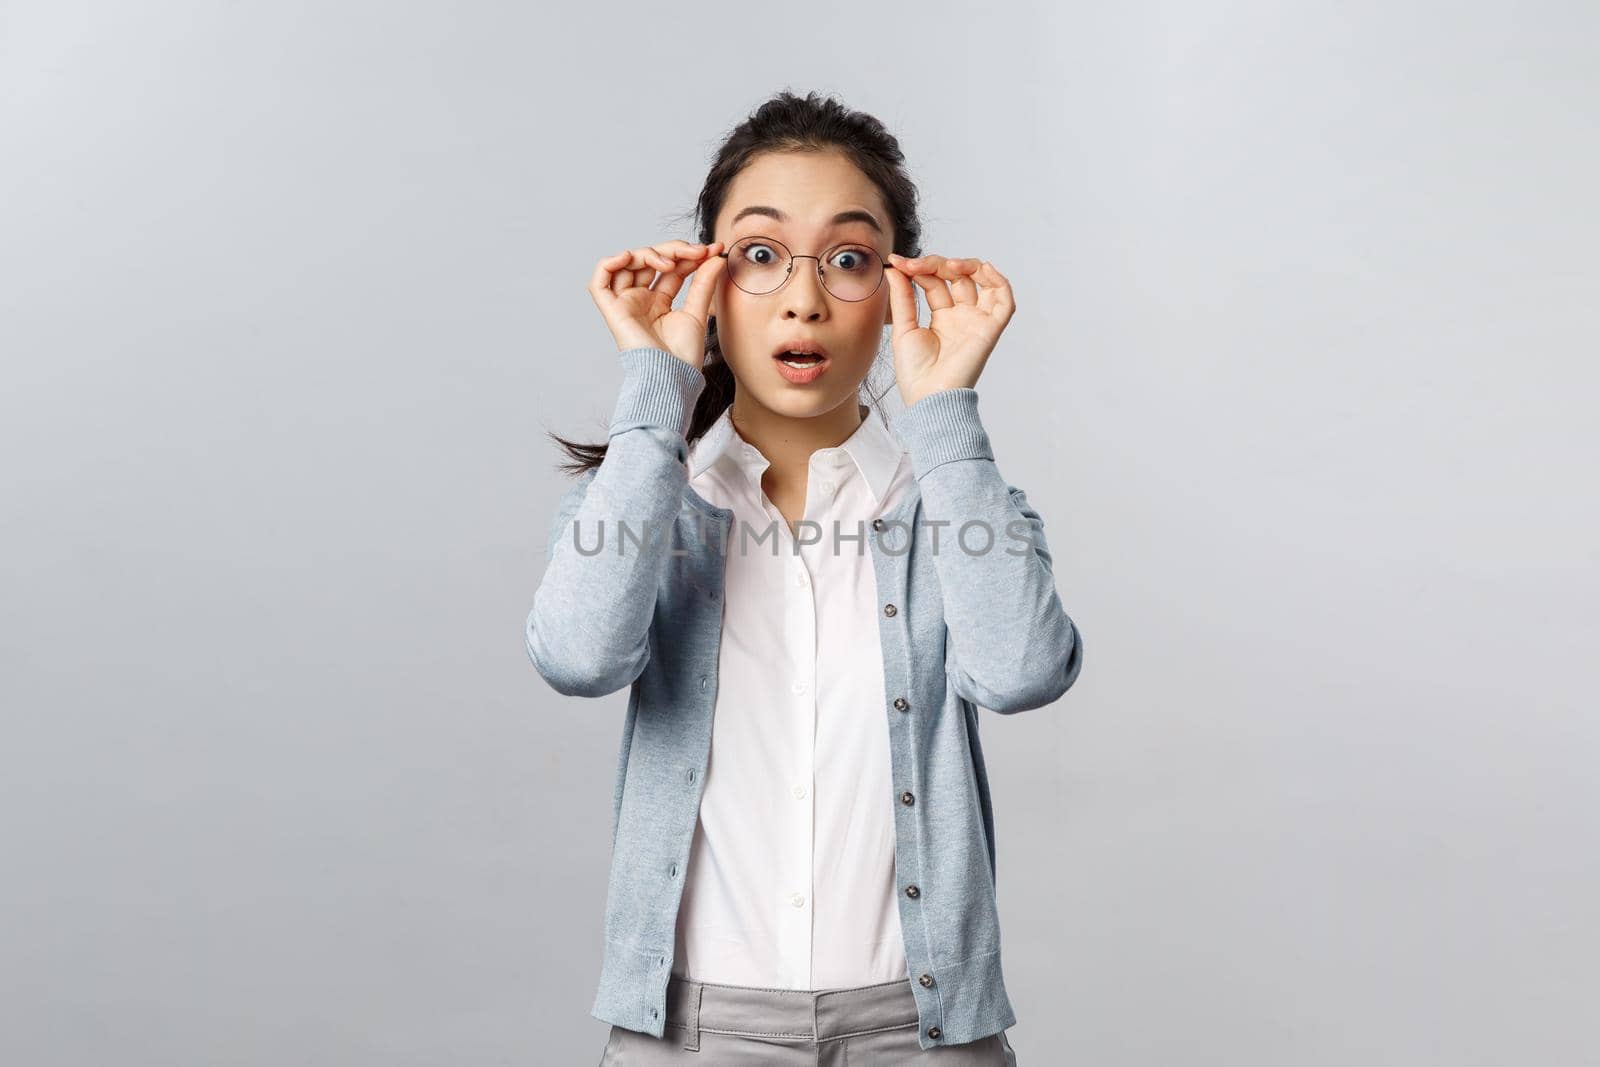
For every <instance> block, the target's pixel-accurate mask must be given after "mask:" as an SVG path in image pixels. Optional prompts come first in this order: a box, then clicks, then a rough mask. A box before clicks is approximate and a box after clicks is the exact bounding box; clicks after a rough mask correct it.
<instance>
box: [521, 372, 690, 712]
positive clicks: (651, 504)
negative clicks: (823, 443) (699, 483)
mask: <svg viewBox="0 0 1600 1067" xmlns="http://www.w3.org/2000/svg"><path fill="white" fill-rule="evenodd" d="M619 358H620V360H621V363H622V367H623V383H622V389H621V393H620V395H619V396H618V398H617V403H616V407H615V409H614V411H613V413H612V418H611V423H610V427H609V437H608V443H607V448H606V454H605V458H604V459H603V460H602V461H601V462H600V465H599V466H598V467H596V468H593V469H591V470H588V471H586V472H584V474H583V475H581V476H580V477H579V479H578V480H577V482H575V483H574V484H573V485H572V486H571V487H570V488H569V489H568V490H567V492H566V493H565V494H564V495H563V497H562V499H561V502H560V503H559V505H558V506H557V508H556V515H555V518H554V520H553V522H552V523H551V526H550V535H549V541H548V544H547V548H546V565H545V572H544V577H543V579H542V580H541V581H540V583H539V587H538V588H537V589H536V590H535V591H534V595H533V610H532V611H530V612H529V613H528V618H527V624H526V626H525V631H526V638H527V649H528V658H529V659H530V660H532V661H533V665H534V667H535V668H537V669H538V671H539V673H540V675H542V676H543V677H544V679H545V680H546V681H547V682H549V683H550V685H551V686H552V687H553V688H554V689H555V690H556V691H557V692H560V693H563V694H566V695H568V696H591V697H596V696H604V695H606V694H608V693H613V692H615V691H616V690H618V689H621V688H622V687H624V686H626V685H629V684H631V683H632V682H633V681H634V679H636V678H638V677H639V675H640V673H642V672H643V671H644V668H645V664H646V663H647V662H648V660H649V657H650V644H649V630H650V620H651V617H652V616H653V614H654V612H655V606H656V590H657V588H658V586H659V583H660V580H661V575H662V571H663V568H664V567H665V563H666V559H667V557H668V553H669V550H670V549H671V547H672V543H671V541H672V524H673V519H674V517H675V516H676V515H677V513H678V509H679V506H680V504H681V502H682V499H683V489H684V486H685V485H687V484H688V480H689V472H688V467H687V460H688V445H687V443H686V440H685V432H686V430H687V428H688V423H689V417H690V415H691V414H692V413H693V411H694V404H695V401H696V400H697V399H698V398H699V395H700V392H701V390H702V389H703V388H704V387H705V376H704V374H702V373H701V372H700V371H699V370H697V369H696V368H694V367H691V366H690V365H689V364H687V363H685V362H684V361H683V360H681V359H679V358H678V357H676V356H674V355H673V354H672V353H670V352H667V351H665V350H663V349H659V348H647V347H641V348H631V349H628V350H627V351H624V352H622V353H621V354H620V356H619Z"/></svg>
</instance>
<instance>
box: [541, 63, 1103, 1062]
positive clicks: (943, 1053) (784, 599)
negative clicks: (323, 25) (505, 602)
mask: <svg viewBox="0 0 1600 1067" xmlns="http://www.w3.org/2000/svg"><path fill="white" fill-rule="evenodd" d="M903 162H904V159H903V156H902V154H901V152H900V149H899V146H898V143H897V142H896V140H895V138H894V137H893V136H891V135H890V134H889V133H888V132H887V131H886V130H885V129H884V128H883V127H882V125H881V124H880V123H878V122H877V121H876V120H875V119H873V118H872V117H870V116H867V115H863V114H861V113H858V112H853V111H849V110H847V109H845V108H844V107H843V106H842V105H840V104H838V103H837V102H835V101H832V100H828V99H819V98H818V97H817V96H816V94H809V95H807V96H806V97H804V98H800V97H797V96H795V95H793V94H790V93H781V94H779V95H777V96H776V97H774V98H773V99H771V100H770V101H768V102H767V103H766V104H764V105H763V106H762V107H760V108H759V109H757V110H756V111H755V112H754V113H753V114H752V115H751V116H750V117H749V118H748V119H747V121H745V122H744V123H743V124H742V125H740V126H739V127H737V128H736V129H735V130H734V131H733V133H732V134H731V135H730V136H729V138H728V139H727V141H726V142H725V143H724V144H723V145H722V147H721V149H720V150H719V152H718V154H717V157H716V160H715V162H714V164H713V166H712V168H711V172H710V174H709V176H708V177H707V179H706V182H705V186H704V189H703V190H702V192H701V194H700V198H699V202H698V211H697V213H698V215H699V233H698V236H699V238H700V242H699V243H697V244H690V243H687V242H685V241H664V242H661V243H659V244H654V245H648V246H643V247H639V248H635V249H631V250H628V251H626V252H620V253H618V254H616V255H614V256H610V257H608V258H606V259H603V260H601V261H600V262H599V263H598V264H597V265H596V267H595V271H594V275H593V278H592V280H591V282H590V285H589V292H590V295H591V296H592V297H593V298H594V301H595V303H596V304H597V305H598V307H599V309H600V312H601V314H602V315H603V316H604V318H605V322H606V325H607V326H608V327H609V328H610V330H611V333H612V335H613V337H614V339H615V340H616V343H617V346H618V349H619V350H620V362H621V364H622V368H623V385H622V389H621V395H620V396H619V397H618V400H617V404H616V408H615V411H614V414H613V416H612V419H611V423H610V427H609V433H608V439H607V441H606V442H605V443H604V444H599V445H585V444H579V443H576V442H572V441H568V440H566V439H564V438H560V437H557V438H556V440H557V441H559V442H560V443H561V444H562V445H563V446H564V447H565V448H566V450H567V452H568V454H569V455H570V456H571V457H572V462H571V463H569V464H568V466H569V468H574V469H576V470H577V471H578V472H579V474H580V477H579V478H578V480H577V482H576V483H575V484H574V485H573V486H572V488H571V489H570V490H569V491H568V492H567V493H566V495H565V498H564V499H563V500H562V502H561V504H560V507H559V508H558V510H557V514H556V517H555V521H554V524H553V525H552V527H551V532H550V545H549V557H548V559H549V561H548V567H547V570H546V572H545V575H544V578H543V580H542V582H541V584H540V586H539V588H538V590H537V592H536V593H535V596H534V605H533V610H532V612H531V613H530V614H529V616H528V623H527V647H528V654H529V656H530V658H531V659H532V661H533V663H534V665H535V666H536V667H537V668H538V670H539V672H540V673H541V674H542V675H543V676H544V677H545V678H546V679H547V680H548V681H549V682H550V684H551V685H552V686H553V687H555V688H556V689H557V690H558V691H560V692H562V693H565V694H571V695H582V696H602V695H605V694H608V693H612V692H615V691H616V690H618V689H621V688H622V687H623V686H631V694H630V699H629V702H628V710H627V717H626V720H625V723H624V727H623V734H622V746H621V752H620V755H619V763H618V767H617V776H616V788H615V795H614V802H615V806H614V813H613V814H614V821H613V824H612V850H613V851H612V855H613V861H612V869H611V875H610V881H609V885H608V890H607V899H606V911H605V950H604V959H603V961H602V967H601V976H600V988H599V993H598V995H597V997H596V1000H595V1005H594V1009H593V1014H594V1015H595V1017H597V1018H599V1019H601V1020H603V1021H607V1022H610V1023H611V1024H612V1029H611V1034H610V1040H609V1042H608V1044H607V1047H606V1054H605V1059H604V1061H603V1062H604V1063H614V1062H620V1063H626V1064H630V1065H632V1064H657V1063H679V1062H683V1063H690V1062H693V1063H700V1064H707V1065H710V1064H718V1065H720V1064H763V1065H766V1064H775V1065H786V1064H808V1065H812V1064H845V1063H850V1064H878V1063H894V1064H900V1063H920V1062H924V1061H925V1060H928V1061H932V1060H935V1059H936V1060H937V1062H940V1063H948V1064H959V1063H965V1064H1014V1063H1015V1057H1014V1055H1013V1053H1012V1051H1011V1047H1010V1043H1009V1041H1008V1040H1007V1038H1006V1035H1005V1030H1006V1028H1007V1027H1009V1026H1011V1025H1012V1024H1013V1023H1015V1021H1016V1018H1015V1015H1014V1013H1013V1011H1012V1007H1011V1003H1010V1000H1009V998H1008V997H1007V994H1006V990H1005V985H1004V982H1003V979H1002V974H1001V966H1000V940H999V922H998V916H997V912H996V907H995V890H994V887H995V882H994V874H995V849H994V833H993V831H994V827H993V818H992V811H991V807H990V800H989V787H988V779H987V776H986V771H985V767H984V761H983V754H982V749H981V747H980V746H979V740H978V718H977V710H976V709H977V708H979V707H986V708H990V709H992V710H994V711H998V712H1002V713H1011V712H1017V711H1023V710H1027V709H1030V708H1036V707H1041V706H1043V705H1045V704H1048V703H1050V702H1051V701H1053V700H1055V699H1056V698H1057V697H1059V696H1060V695H1061V694H1062V693H1064V692H1065V691H1066V690H1067V688H1068V687H1069V686H1071V685H1072V683H1073V681H1074V680H1075V679H1076V677H1077V675H1078V672H1079V669H1080V666H1081V664H1082V642H1081V640H1080V638H1079V636H1078V633H1077V630H1076V627H1075V626H1074V624H1073V622H1072V620H1071V619H1070V618H1069V617H1068V616H1067V614H1066V612H1065V611H1064V610H1063V609H1062V606H1061V602H1060V599H1059V597H1058V596H1057V593H1056V589H1055V585H1054V580H1053V577H1052V573H1051V562H1050V553H1049V550H1048V548H1047V546H1046V544H1045V540H1044V536H1043V531H1042V523H1041V521H1040V519H1039V516H1038V514H1037V513H1036V512H1035V511H1034V510H1033V509H1032V508H1031V507H1030V506H1029V504H1028V501H1027V498H1026V497H1025V496H1024V494H1023V493H1022V491H1021V490H1020V489H1017V488H1015V487H1013V486H1011V485H1009V484H1007V483H1006V482H1005V481H1004V479H1003V478H1002V477H1001V476H1000V473H999V471H998V469H997V468H996V465H995V462H994V454H993V451H992V450H991V448H990V445H989V440H988V436H987V434H986V433H985V431H984V428H983V425H982V423H981V422H980V420H979V417H978V409H977V393H976V391H975V388H974V387H975V385H976V383H977V381H978V376H979V374H980V373H981V372H982V370H983V367H984V364H985V362H986V361H987V360H988V358H989V356H990V353H991V352H992V351H993V349H994V347H995V343H996V341H997V339H998V338H999V336H1000V333H1001V331H1002V330H1003V329H1004V328H1005V325H1006V323H1007V321H1009V319H1010V318H1011V314H1012V311H1013V309H1014V304H1013V301H1012V296H1011V290H1010V286H1009V285H1008V283H1007V281H1006V279H1005V278H1004V276H1002V275H1001V274H1000V272H999V271H997V270H996V269H995V268H994V266H993V265H992V264H990V263H988V262H987V261H983V260H972V259H954V258H948V257H945V256H939V255H922V254H920V253H921V249H920V238H921V226H920V223H919V221H918V219H917V216H916V210H915V207H916V190H915V187H914V186H913V185H912V183H911V181H910V180H909V179H908V178H907V176H906V174H905V172H904V168H903ZM686 280H687V281H688V282H689V288H688V291H687V293H686V294H685V299H684V301H683V306H682V307H681V308H678V309H676V310H674V309H673V307H672V303H673V301H674V298H675V297H676V296H677V294H678V292H679V290H680V288H682V286H683V284H684V282H685V281H686ZM916 287H920V288H921V289H922V290H923V292H924V293H926V299H927V301H928V305H929V307H930V309H931V322H930V323H929V324H928V325H927V326H922V325H920V324H919V323H918V321H917V310H916ZM885 326H889V327H891V335H892V339H893V372H894V383H895V385H896V387H897V388H898V389H899V391H900V394H901V398H902V400H903V401H904V402H905V405H906V410H905V412H904V414H903V415H901V416H900V418H899V424H900V426H899V428H900V433H901V436H902V437H903V438H904V444H902V443H901V441H900V440H899V439H897V438H896V437H895V436H894V435H893V434H891V433H890V432H889V429H888V427H887V425H886V420H885V419H884V418H883V417H882V412H881V409H880V410H879V411H878V413H877V417H874V413H873V412H872V410H871V409H870V408H869V407H868V406H867V405H865V404H861V403H859V397H860V396H861V395H862V391H863V384H864V383H865V382H866V380H867V378H868V377H869V372H870V371H871V370H872V369H873V368H874V364H875V362H876V361H877V360H878V350H879V347H880V345H881V341H882V335H883V328H884V327H885ZM867 395H868V397H869V399H872V400H873V402H874V404H876V402H877V398H876V397H873V396H871V394H870V393H868V394H867Z"/></svg>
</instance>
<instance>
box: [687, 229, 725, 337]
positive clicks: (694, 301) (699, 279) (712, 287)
mask: <svg viewBox="0 0 1600 1067" xmlns="http://www.w3.org/2000/svg"><path fill="white" fill-rule="evenodd" d="M721 250H722V242H721V241H718V242H717V243H715V244H713V245H711V247H710V250H709V251H708V252H707V254H706V258H705V261H704V262H703V263H701V264H700V266H699V267H697V268H696V269H695V272H694V273H693V274H691V275H690V276H689V293H688V295H687V296H685V297H684V298H683V310H685V311H687V312H688V313H689V314H691V315H693V316H694V317H695V318H696V319H697V320H698V321H700V322H705V321H706V319H707V318H708V317H709V316H710V315H711V298H712V296H713V295H715V293H716V291H717V279H719V278H721V277H722V272H723V271H725V270H727V269H728V261H727V260H725V259H723V258H722V257H721V256H719V255H717V253H718V252H720V251H721Z"/></svg>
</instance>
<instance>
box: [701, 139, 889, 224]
mask: <svg viewBox="0 0 1600 1067" xmlns="http://www.w3.org/2000/svg"><path fill="white" fill-rule="evenodd" d="M753 204H762V205H766V206H768V207H773V208H776V209H778V210H779V211H781V212H783V213H784V214H785V215H787V216H789V221H788V222H787V223H779V222H777V221H776V220H775V219H773V218H771V217H770V216H766V215H756V216H746V217H745V218H744V219H743V220H741V222H740V226H741V227H745V226H755V227H757V228H761V229H768V230H771V229H778V228H780V227H783V226H787V227H790V228H792V229H794V230H795V231H797V232H807V231H810V232H819V233H820V232H822V231H825V230H828V229H830V228H831V224H832V219H833V216H834V215H836V214H838V213H839V212H841V211H848V210H851V209H862V208H864V209H866V210H867V211H870V212H871V213H872V214H873V215H875V216H876V217H877V219H878V223H879V225H881V226H882V227H883V232H884V237H885V239H887V238H889V237H890V236H891V235H892V224H891V223H890V221H889V212H888V208H887V205H885V204H884V202H883V196H882V194H880V193H879V192H878V187H877V186H876V185H874V184H872V182H871V180H869V179H868V178H867V176H866V175H865V174H863V173H861V171H860V170H859V169H858V168H857V167H856V165H855V164H854V163H851V162H850V160H849V159H847V158H845V156H843V155H842V154H840V153H838V152H768V153H763V154H762V155H760V156H757V157H756V158H755V159H754V160H752V161H751V162H750V163H749V164H748V165H747V166H746V167H745V168H744V170H742V171H740V172H739V174H738V175H736V176H735V177H734V179H733V181H732V182H730V183H729V186H728V195H727V197H726V198H725V199H724V200H723V203H722V210H721V211H719V212H718V213H717V221H716V227H715V228H716V229H717V230H718V231H719V232H720V231H721V230H723V229H725V228H726V227H728V226H729V225H730V224H731V222H732V219H733V217H734V216H735V215H737V214H738V213H739V212H740V211H742V210H743V209H744V208H747V207H749V206H751V205H753ZM848 225H849V226H850V227H851V228H854V229H858V230H865V231H867V232H869V233H870V232H871V227H870V226H868V225H866V224H865V223H851V224H848Z"/></svg>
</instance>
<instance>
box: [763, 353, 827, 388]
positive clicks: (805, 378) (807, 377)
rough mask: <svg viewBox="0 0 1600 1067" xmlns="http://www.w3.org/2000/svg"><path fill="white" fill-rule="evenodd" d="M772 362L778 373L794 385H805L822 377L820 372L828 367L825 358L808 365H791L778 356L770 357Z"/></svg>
mask: <svg viewBox="0 0 1600 1067" xmlns="http://www.w3.org/2000/svg"><path fill="white" fill-rule="evenodd" d="M772 362H773V364H775V365H776V366H777V368H778V373H779V374H781V375H783V376H784V377H785V378H787V379H788V380H789V381H790V382H791V383H792V384H794V385H806V384H807V383H809V382H814V381H816V380H817V379H818V378H820V377H822V372H823V371H825V370H827V369H828V361H827V359H825V358H824V359H819V360H817V362H815V363H813V364H811V365H810V366H809V367H800V368H796V367H791V366H789V364H787V363H785V362H784V361H783V360H781V359H779V358H778V357H776V356H774V357H772Z"/></svg>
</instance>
